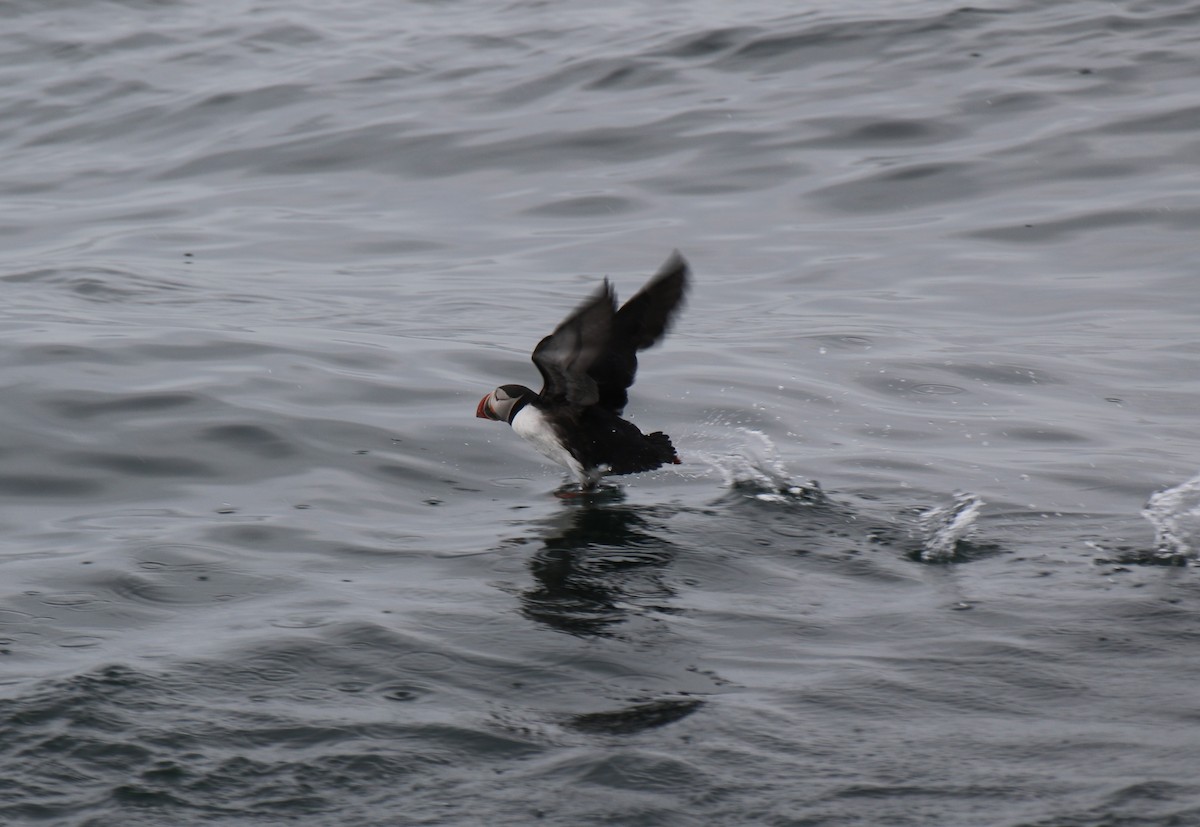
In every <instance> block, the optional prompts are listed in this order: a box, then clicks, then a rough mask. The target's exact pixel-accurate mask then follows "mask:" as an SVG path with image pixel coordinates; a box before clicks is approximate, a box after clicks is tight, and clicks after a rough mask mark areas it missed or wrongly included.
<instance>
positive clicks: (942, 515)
mask: <svg viewBox="0 0 1200 827" xmlns="http://www.w3.org/2000/svg"><path fill="white" fill-rule="evenodd" d="M982 508H983V500H981V499H980V498H979V497H977V496H976V495H974V494H968V493H965V492H959V493H957V494H955V495H954V502H952V503H946V504H945V505H939V506H937V507H935V508H931V509H929V510H928V511H926V512H925V513H924V514H922V515H921V517H920V534H921V560H922V562H925V563H945V562H949V561H950V560H953V559H954V553H955V551H956V550H957V547H958V543H959V541H960V540H965V539H966V538H968V537H969V536H971V534H973V533H974V532H975V518H976V517H978V516H979V512H980V510H981V509H982Z"/></svg>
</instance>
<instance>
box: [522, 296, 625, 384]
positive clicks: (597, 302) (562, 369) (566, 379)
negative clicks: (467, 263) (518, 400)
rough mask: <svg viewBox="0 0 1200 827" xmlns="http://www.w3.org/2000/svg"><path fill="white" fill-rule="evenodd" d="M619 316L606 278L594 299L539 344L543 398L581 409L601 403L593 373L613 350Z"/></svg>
mask: <svg viewBox="0 0 1200 827" xmlns="http://www.w3.org/2000/svg"><path fill="white" fill-rule="evenodd" d="M616 315H617V297H616V295H615V294H614V293H613V290H612V286H611V285H610V284H609V283H608V279H605V280H604V284H603V285H602V286H601V288H600V289H599V290H598V291H597V292H596V294H595V295H594V296H592V297H591V298H590V299H588V300H587V301H585V302H584V303H583V304H581V305H579V307H577V308H575V311H574V312H573V313H571V315H570V316H568V317H567V318H566V319H564V320H563V321H562V323H561V324H559V326H558V327H556V328H555V329H554V332H553V333H551V334H550V335H549V336H547V337H546V338H544V339H542V341H541V342H539V343H538V346H537V347H536V348H534V350H533V363H534V364H535V365H537V369H538V370H539V371H540V372H541V374H542V380H543V383H544V384H543V385H542V392H541V394H540V395H541V397H542V398H543V399H545V400H546V401H547V402H551V403H554V404H567V405H571V406H573V407H580V408H585V407H587V406H589V405H595V404H596V402H597V401H599V399H600V388H599V386H598V385H597V384H596V380H595V379H594V378H593V377H592V376H591V375H590V374H589V371H590V370H591V368H592V366H593V365H594V364H595V363H596V361H597V360H598V359H601V358H602V357H603V355H604V353H605V351H606V350H607V349H608V347H609V343H610V341H611V340H612V335H613V322H614V320H615V318H616Z"/></svg>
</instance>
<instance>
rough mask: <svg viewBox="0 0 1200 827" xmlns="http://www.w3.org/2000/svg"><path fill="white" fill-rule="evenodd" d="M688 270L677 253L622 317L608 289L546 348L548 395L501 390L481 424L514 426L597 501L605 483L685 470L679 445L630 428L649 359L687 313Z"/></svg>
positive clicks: (541, 354)
mask: <svg viewBox="0 0 1200 827" xmlns="http://www.w3.org/2000/svg"><path fill="white" fill-rule="evenodd" d="M688 277H689V269H688V264H687V261H685V260H684V258H683V256H682V255H680V254H679V251H678V250H676V251H674V252H673V253H671V255H670V257H669V258H668V259H667V261H666V263H664V264H663V266H662V267H661V268H659V271H658V272H657V273H656V274H655V275H654V277H653V278H652V279H650V281H649V282H647V283H646V286H645V287H643V288H642V289H641V290H640V291H639V292H638V293H637V295H635V296H634V297H633V298H632V299H630V300H629V301H627V302H625V304H624V305H622V306H621V308H620V309H619V310H618V309H617V296H616V293H614V292H613V289H612V285H610V284H609V283H608V279H605V280H604V284H603V285H601V287H600V289H599V290H597V291H596V293H595V294H594V295H593V296H592V297H591V298H589V299H588V300H587V301H585V302H583V303H582V304H580V305H579V306H578V307H577V308H575V310H574V312H572V313H571V315H569V316H567V318H566V319H564V320H563V321H562V323H561V324H559V326H558V327H556V328H555V329H554V332H553V333H551V334H550V335H549V336H547V337H545V338H544V339H542V341H541V342H539V343H538V346H537V347H536V348H534V350H533V363H534V364H535V365H537V369H538V371H539V372H540V373H541V374H542V382H543V384H542V390H541V391H540V392H539V393H534V392H533V391H532V390H530V389H529V388H527V387H525V386H524V385H501V386H500V387H498V388H496V389H495V390H494V391H492V392H491V393H489V394H488V395H487V396H485V397H483V399H481V400H479V407H478V408H476V409H475V416H477V417H479V418H481V419H494V420H496V421H497V422H507V423H508V424H509V425H511V426H512V429H513V430H514V431H516V432H517V433H518V434H519V435H520V436H522V437H524V438H525V439H526V440H528V441H529V442H530V443H532V444H533V447H534V448H536V449H537V450H538V451H540V452H541V453H542V454H544V455H546V456H547V457H549V458H550V459H552V460H554V461H555V462H556V463H558V464H559V465H562V466H563V467H564V468H566V469H567V470H568V471H570V472H571V473H572V474H573V475H574V476H575V478H576V479H577V480H578V481H579V484H580V487H581V489H582V490H583V491H592V490H594V489H595V488H596V484H597V483H598V482H599V481H600V478H601V477H603V476H604V475H605V474H634V473H637V472H639V471H652V470H654V469H655V468H658V467H660V466H662V465H666V464H667V463H674V464H676V465H678V464H679V457H678V455H676V453H675V447H674V446H673V445H672V444H671V438H670V437H668V436H667V435H666V434H664V433H662V432H661V431H655V432H654V433H650V434H643V433H642V432H641V431H640V430H639V429H638V427H637V426H636V425H634V424H633V423H632V422H627V421H626V420H624V419H622V418H621V413H622V412H623V411H624V410H625V404H626V403H627V402H628V401H629V395H628V393H627V391H628V389H629V387H630V385H632V384H633V378H634V375H635V374H636V373H637V366H638V363H637V353H638V351H639V350H645V349H646V348H648V347H650V346H652V345H654V344H655V343H657V342H658V341H659V340H660V339H661V338H662V337H663V334H665V333H666V332H667V328H668V327H669V326H670V324H671V321H672V319H673V317H674V316H675V314H676V312H677V311H678V310H679V308H680V307H681V306H682V304H683V297H684V293H686V292H687V288H688Z"/></svg>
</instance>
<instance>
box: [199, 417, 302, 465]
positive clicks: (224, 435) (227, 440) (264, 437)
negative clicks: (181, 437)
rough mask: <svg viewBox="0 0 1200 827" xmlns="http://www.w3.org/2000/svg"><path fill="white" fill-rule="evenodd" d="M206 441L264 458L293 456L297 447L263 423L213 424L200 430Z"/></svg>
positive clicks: (202, 438) (200, 435)
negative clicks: (262, 424)
mask: <svg viewBox="0 0 1200 827" xmlns="http://www.w3.org/2000/svg"><path fill="white" fill-rule="evenodd" d="M199 438H200V439H201V440H203V441H205V442H216V443H219V444H222V445H226V446H228V447H230V448H234V449H237V450H239V451H245V452H247V453H250V454H254V455H255V456H258V457H262V458H263V459H281V458H283V457H289V456H293V455H294V454H295V453H296V449H295V448H294V447H293V446H292V445H291V443H289V442H288V441H287V440H285V439H284V438H283V437H281V436H279V435H278V434H276V433H275V432H274V431H272V430H271V429H269V428H265V427H263V426H261V425H250V424H244V423H243V424H230V425H213V426H210V427H208V428H205V429H204V430H203V431H201V432H200V434H199Z"/></svg>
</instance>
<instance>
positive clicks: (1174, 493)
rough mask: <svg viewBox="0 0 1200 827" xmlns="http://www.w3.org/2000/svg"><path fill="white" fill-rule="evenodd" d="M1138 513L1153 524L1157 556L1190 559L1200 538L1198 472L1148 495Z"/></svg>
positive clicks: (1194, 554) (1199, 478) (1199, 486)
mask: <svg viewBox="0 0 1200 827" xmlns="http://www.w3.org/2000/svg"><path fill="white" fill-rule="evenodd" d="M1142 516H1143V517H1145V518H1146V519H1147V520H1149V521H1150V524H1151V525H1152V526H1154V548H1155V555H1156V556H1157V557H1158V558H1159V559H1163V560H1167V559H1181V560H1182V559H1185V558H1194V557H1195V556H1196V546H1197V542H1196V541H1197V538H1200V474H1197V475H1196V476H1194V477H1192V478H1191V479H1190V480H1188V481H1187V482H1184V483H1180V484H1179V485H1177V486H1175V487H1174V488H1168V489H1167V490H1165V491H1159V492H1158V493H1157V494H1154V495H1153V496H1151V497H1150V499H1149V500H1148V501H1147V502H1146V507H1145V508H1143V509H1142Z"/></svg>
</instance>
